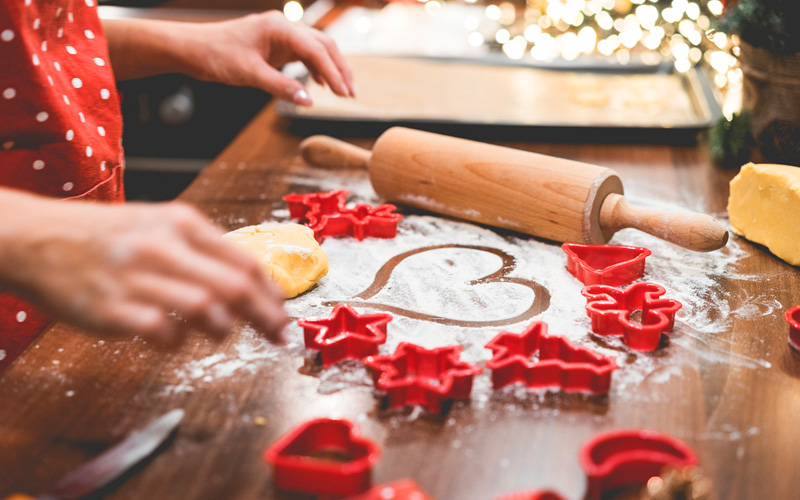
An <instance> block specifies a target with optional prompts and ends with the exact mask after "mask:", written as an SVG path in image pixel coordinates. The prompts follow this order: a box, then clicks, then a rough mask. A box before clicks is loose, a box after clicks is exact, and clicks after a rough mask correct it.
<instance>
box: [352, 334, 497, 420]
mask: <svg viewBox="0 0 800 500" xmlns="http://www.w3.org/2000/svg"><path fill="white" fill-rule="evenodd" d="M460 355H461V346H448V347H439V348H436V349H425V348H424V347H420V346H418V345H414V344H409V343H406V342H401V343H400V344H399V345H398V346H397V349H396V350H395V351H394V354H384V355H378V356H369V357H367V358H364V364H365V365H367V366H368V367H369V368H371V369H372V371H373V372H372V373H373V380H374V382H375V387H376V388H377V389H378V390H379V391H381V392H383V393H385V394H386V398H387V401H388V406H389V408H397V407H402V406H407V405H416V406H422V407H423V408H425V409H427V410H428V411H429V412H431V413H434V414H442V413H443V412H444V410H445V409H446V408H447V403H449V402H450V401H452V400H453V399H467V398H469V395H470V392H472V379H473V377H474V376H475V375H477V374H478V373H480V372H481V368H480V367H479V366H475V365H472V364H470V363H467V362H466V361H461V360H460V359H459V358H460Z"/></svg>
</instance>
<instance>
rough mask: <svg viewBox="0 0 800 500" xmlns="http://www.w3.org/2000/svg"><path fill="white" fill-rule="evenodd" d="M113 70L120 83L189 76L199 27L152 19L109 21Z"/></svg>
mask: <svg viewBox="0 0 800 500" xmlns="http://www.w3.org/2000/svg"><path fill="white" fill-rule="evenodd" d="M103 29H104V31H105V34H106V38H107V39H108V51H109V56H110V59H111V67H112V68H113V70H114V76H115V77H116V78H117V80H130V79H132V78H142V77H145V76H152V75H158V74H162V73H190V72H191V71H190V70H191V68H190V67H189V65H188V64H187V61H188V60H190V59H191V57H193V56H191V53H192V49H193V48H194V46H195V45H196V42H195V32H196V31H197V25H195V24H193V23H182V22H174V21H158V20H151V19H107V20H104V21H103Z"/></svg>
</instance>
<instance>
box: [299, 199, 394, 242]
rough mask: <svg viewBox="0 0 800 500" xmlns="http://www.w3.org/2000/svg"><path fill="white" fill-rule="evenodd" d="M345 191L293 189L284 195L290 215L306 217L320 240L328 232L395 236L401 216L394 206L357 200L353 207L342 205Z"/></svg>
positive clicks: (374, 236) (334, 233) (371, 236)
mask: <svg viewBox="0 0 800 500" xmlns="http://www.w3.org/2000/svg"><path fill="white" fill-rule="evenodd" d="M346 196H347V191H345V190H337V191H328V192H321V193H308V194H297V193H292V194H289V195H286V196H284V197H283V200H284V201H285V202H286V203H287V204H288V205H289V216H290V217H291V218H292V219H298V220H308V222H307V223H306V225H307V226H308V227H310V228H311V229H312V230H313V231H314V236H315V237H316V239H317V241H319V242H320V243H321V242H322V241H323V240H324V239H325V238H326V237H328V236H352V237H353V238H355V239H357V240H359V241H362V240H364V239H365V238H394V237H395V236H397V224H398V223H399V222H400V221H401V220H402V219H403V216H402V215H400V214H398V213H394V211H395V210H396V209H397V207H396V206H394V205H391V204H388V203H387V204H383V205H378V206H376V207H373V206H372V205H367V204H364V203H360V204H358V205H355V206H354V207H353V208H347V207H346V206H345V197H346Z"/></svg>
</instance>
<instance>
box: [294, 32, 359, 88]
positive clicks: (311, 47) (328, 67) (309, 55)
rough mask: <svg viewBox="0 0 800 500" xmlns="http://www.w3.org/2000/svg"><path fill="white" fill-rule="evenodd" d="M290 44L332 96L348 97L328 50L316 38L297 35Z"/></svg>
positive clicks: (339, 72) (340, 73) (342, 79)
mask: <svg viewBox="0 0 800 500" xmlns="http://www.w3.org/2000/svg"><path fill="white" fill-rule="evenodd" d="M290 43H291V45H292V49H293V50H294V51H295V53H297V56H298V57H299V58H300V60H302V61H303V63H304V64H305V65H306V66H307V67H308V68H309V69H311V70H312V71H317V72H318V73H319V74H320V75H321V76H322V78H323V79H324V80H325V82H326V83H327V84H328V86H329V87H330V88H331V90H333V93H334V94H336V95H339V96H341V97H348V96H350V89H349V88H348V86H347V84H346V83H345V78H344V75H343V74H342V72H341V71H340V70H339V68H338V66H337V65H336V63H335V62H334V61H333V58H332V57H331V54H330V53H329V52H328V49H327V48H326V47H325V45H324V44H323V43H322V42H320V41H319V40H318V39H317V38H316V36H314V35H310V36H302V35H301V34H297V35H295V36H293V37H292V39H291V42H290Z"/></svg>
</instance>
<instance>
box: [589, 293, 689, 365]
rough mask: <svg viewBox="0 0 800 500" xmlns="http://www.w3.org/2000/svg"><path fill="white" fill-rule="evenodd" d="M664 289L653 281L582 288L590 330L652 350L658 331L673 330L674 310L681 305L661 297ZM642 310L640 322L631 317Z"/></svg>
mask: <svg viewBox="0 0 800 500" xmlns="http://www.w3.org/2000/svg"><path fill="white" fill-rule="evenodd" d="M665 293H667V291H666V290H665V289H664V287H662V286H661V285H657V284H655V283H647V282H642V283H634V284H633V285H630V286H628V287H626V288H614V287H612V286H606V285H590V286H587V287H585V288H584V289H583V290H581V294H582V295H583V296H584V297H586V313H587V314H588V315H589V317H590V318H591V320H592V331H593V332H594V333H596V334H598V335H622V336H623V339H624V342H625V345H627V346H628V347H630V348H631V349H636V350H637V351H652V350H654V349H656V348H657V347H658V345H659V343H660V342H661V334H662V333H667V332H669V331H671V330H672V328H673V326H674V324H675V313H676V312H678V310H679V309H680V308H681V307H682V304H681V303H680V302H678V301H677V300H673V299H663V298H660V297H661V296H662V295H664V294H665ZM637 310H641V313H642V314H641V322H640V323H639V322H635V321H634V320H632V318H631V316H632V315H633V313H634V312H635V311H637Z"/></svg>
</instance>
